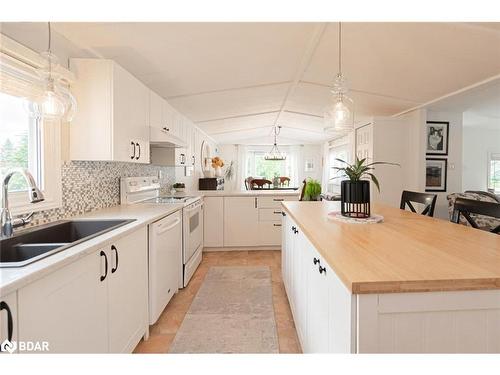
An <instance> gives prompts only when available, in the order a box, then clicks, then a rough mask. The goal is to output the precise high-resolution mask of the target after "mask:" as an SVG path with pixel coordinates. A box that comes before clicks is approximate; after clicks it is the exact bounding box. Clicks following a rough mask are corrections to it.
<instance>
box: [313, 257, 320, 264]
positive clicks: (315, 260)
mask: <svg viewBox="0 0 500 375" xmlns="http://www.w3.org/2000/svg"><path fill="white" fill-rule="evenodd" d="M313 263H314V264H315V265H316V264H321V262H320V261H319V259H318V258H316V257H314V258H313Z"/></svg>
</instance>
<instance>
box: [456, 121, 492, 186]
mask: <svg viewBox="0 0 500 375" xmlns="http://www.w3.org/2000/svg"><path fill="white" fill-rule="evenodd" d="M493 122H494V120H492V123H493ZM496 124H497V125H498V129H488V128H481V127H477V126H474V125H473V124H466V123H464V129H463V165H462V171H463V175H462V191H466V190H482V191H486V190H487V179H488V154H489V153H490V152H500V120H496Z"/></svg>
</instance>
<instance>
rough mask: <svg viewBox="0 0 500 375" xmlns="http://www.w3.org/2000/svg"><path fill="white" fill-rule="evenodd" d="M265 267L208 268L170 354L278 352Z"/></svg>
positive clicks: (269, 287) (266, 268)
mask: <svg viewBox="0 0 500 375" xmlns="http://www.w3.org/2000/svg"><path fill="white" fill-rule="evenodd" d="M278 351H279V346H278V334H277V332H276V321H275V320H274V308H273V293H272V284H271V270H270V269H269V267H211V268H210V269H209V271H208V273H207V275H206V277H205V281H204V282H203V284H202V285H201V287H200V290H199V291H198V293H197V295H196V297H195V298H194V300H193V303H192V304H191V307H190V308H189V311H188V312H187V314H186V316H185V318H184V320H183V322H182V324H181V326H180V328H179V331H177V334H176V336H175V338H174V341H173V343H172V345H171V346H170V353H278Z"/></svg>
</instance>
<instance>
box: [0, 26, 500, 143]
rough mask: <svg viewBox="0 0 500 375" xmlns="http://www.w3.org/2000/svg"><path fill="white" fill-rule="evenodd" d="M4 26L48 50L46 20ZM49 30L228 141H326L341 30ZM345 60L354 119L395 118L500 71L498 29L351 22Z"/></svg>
mask: <svg viewBox="0 0 500 375" xmlns="http://www.w3.org/2000/svg"><path fill="white" fill-rule="evenodd" d="M1 26H2V30H1V31H2V32H3V33H5V34H6V35H8V36H11V37H12V38H14V39H17V40H19V41H20V42H21V43H24V44H28V46H30V47H32V48H35V49H42V48H45V44H44V42H43V40H44V38H43V35H45V34H44V33H45V25H43V24H38V23H35V24H33V23H24V24H23V23H15V24H8V23H7V24H6V23H4V24H2V25H1ZM53 28H54V30H55V31H56V33H57V34H58V35H56V38H59V45H60V46H61V48H66V50H69V51H70V52H66V53H67V54H69V55H70V56H76V55H81V56H89V55H94V56H101V57H105V58H110V59H114V60H116V61H117V62H118V63H119V64H121V65H122V66H123V67H124V68H126V69H127V70H129V71H130V72H132V73H133V74H134V75H135V76H137V77H138V78H139V79H140V80H142V81H143V82H144V83H145V84H147V85H148V86H150V87H151V88H152V89H154V90H155V91H157V92H158V93H159V94H160V95H162V96H163V97H165V98H167V99H168V100H169V102H170V103H171V104H172V105H173V106H174V107H176V108H177V109H178V110H179V111H181V112H182V113H183V114H185V115H186V116H187V117H189V118H191V119H192V120H193V121H195V122H196V123H197V125H198V126H200V128H202V129H204V130H205V131H206V132H207V133H208V134H211V135H212V136H213V137H214V138H215V139H216V140H217V141H218V142H220V143H270V142H271V140H272V136H271V126H272V125H273V124H275V123H277V124H279V125H281V126H283V130H282V133H281V135H280V143H317V142H321V141H323V140H325V138H326V135H325V134H324V133H323V131H322V129H323V122H322V115H323V111H324V107H325V106H326V105H327V104H328V102H329V99H330V93H329V86H330V84H331V83H332V79H333V77H334V75H335V73H336V72H337V68H338V63H337V61H338V52H337V48H338V25H337V24H336V23H55V24H53ZM30 43H31V45H30ZM63 44H67V45H68V46H69V47H68V46H63ZM55 47H57V44H56V45H55ZM68 48H69V49H68ZM54 50H55V52H56V53H57V52H58V51H57V48H55V49H54ZM342 65H343V71H344V74H345V75H346V77H347V79H348V84H349V87H350V88H351V96H352V97H353V99H354V101H355V105H356V108H355V111H356V114H355V116H356V119H357V121H358V122H363V121H366V119H367V118H368V117H370V116H390V115H394V114H396V113H399V112H402V111H404V110H407V109H409V108H413V107H415V106H418V105H421V104H423V103H426V102H428V101H431V100H433V99H435V98H438V97H440V96H443V95H445V94H448V93H450V92H453V91H456V90H459V89H461V88H463V87H466V86H469V85H472V84H474V83H476V82H478V81H481V80H484V79H487V78H489V77H492V76H495V75H498V74H500V24H498V23H483V24H481V23H479V24H478V23H474V24H468V23H346V24H344V25H343V64H342Z"/></svg>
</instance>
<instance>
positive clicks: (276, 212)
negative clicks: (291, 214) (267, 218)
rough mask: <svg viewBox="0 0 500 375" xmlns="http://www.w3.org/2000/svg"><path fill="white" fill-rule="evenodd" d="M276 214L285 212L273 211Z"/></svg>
mask: <svg viewBox="0 0 500 375" xmlns="http://www.w3.org/2000/svg"><path fill="white" fill-rule="evenodd" d="M273 212H274V213H275V214H277V215H279V214H282V213H283V212H281V211H273Z"/></svg>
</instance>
